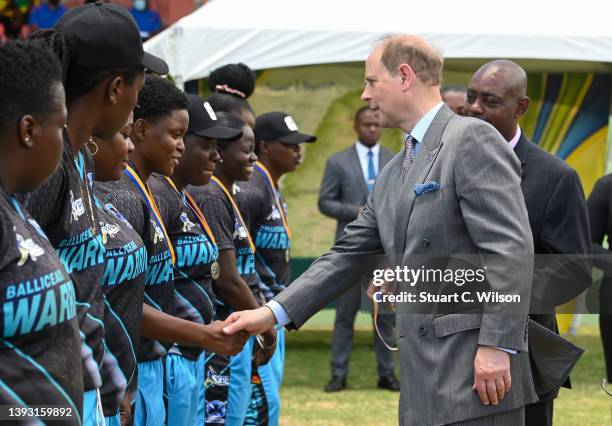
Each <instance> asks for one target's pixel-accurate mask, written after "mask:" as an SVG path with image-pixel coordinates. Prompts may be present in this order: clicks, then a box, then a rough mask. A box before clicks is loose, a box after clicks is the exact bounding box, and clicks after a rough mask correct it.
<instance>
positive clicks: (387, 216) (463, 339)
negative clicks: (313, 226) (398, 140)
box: [276, 106, 537, 426]
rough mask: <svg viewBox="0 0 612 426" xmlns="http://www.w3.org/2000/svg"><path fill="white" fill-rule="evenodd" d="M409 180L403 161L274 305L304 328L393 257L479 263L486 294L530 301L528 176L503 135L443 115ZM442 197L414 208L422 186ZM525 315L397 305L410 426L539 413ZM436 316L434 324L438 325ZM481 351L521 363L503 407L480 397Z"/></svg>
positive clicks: (399, 261)
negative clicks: (491, 349) (503, 351)
mask: <svg viewBox="0 0 612 426" xmlns="http://www.w3.org/2000/svg"><path fill="white" fill-rule="evenodd" d="M421 142H422V145H421V148H420V150H419V153H418V155H417V156H416V158H415V160H414V163H413V166H412V167H411V169H410V171H409V174H408V176H407V179H406V182H405V183H402V182H403V179H402V162H403V159H404V153H403V152H402V153H400V154H398V155H396V156H395V157H394V158H393V159H392V160H391V162H390V163H389V164H388V165H387V167H385V169H384V170H383V171H382V173H381V174H380V176H379V178H378V180H377V182H376V184H375V187H374V191H373V192H372V194H371V196H370V197H369V198H368V202H367V204H366V208H365V209H364V210H363V211H362V212H361V214H360V215H359V217H358V218H357V220H355V221H354V222H352V223H351V224H349V225H348V226H347V228H346V232H345V233H344V235H343V236H342V237H341V238H340V239H339V240H338V241H337V242H336V244H335V245H334V247H333V248H332V249H331V250H330V251H329V252H327V253H326V254H324V255H323V256H322V257H321V258H319V259H317V261H315V262H314V263H313V265H312V266H311V267H310V268H309V269H308V270H307V271H306V272H305V273H304V274H303V275H302V276H301V277H300V278H298V279H297V280H296V281H295V282H294V283H293V284H292V285H291V286H289V288H287V289H286V290H285V291H283V292H282V293H281V294H279V295H278V296H277V297H276V301H277V302H279V303H280V304H281V305H282V306H283V307H284V308H285V310H286V311H287V313H288V315H289V317H290V318H291V320H292V324H290V327H292V326H293V327H295V328H299V327H300V326H301V325H302V324H304V322H305V321H306V320H307V319H308V318H310V317H311V316H312V315H313V314H315V313H316V312H317V311H318V310H320V309H321V308H323V307H324V306H325V305H326V304H327V303H329V302H330V301H331V300H333V299H334V298H336V297H337V296H338V295H340V294H341V293H343V292H344V291H346V289H347V288H348V287H349V286H350V285H351V284H352V283H356V282H359V281H360V278H362V277H364V276H365V277H367V276H370V277H371V272H372V270H371V268H373V267H374V266H375V265H376V261H375V260H373V258H376V257H377V256H380V255H382V254H386V256H387V257H388V258H389V259H390V260H391V261H392V263H394V264H395V265H399V266H409V267H411V268H414V269H417V268H419V267H420V266H419V265H420V264H422V262H421V261H422V260H423V259H424V258H425V259H435V258H446V259H447V260H446V262H447V263H452V262H453V260H452V259H451V260H449V257H451V256H453V257H458V256H464V255H472V256H475V257H476V258H478V259H480V262H481V265H480V266H481V267H482V268H483V269H484V270H485V271H486V280H487V282H488V285H489V286H490V288H491V289H492V290H494V291H499V292H501V293H512V294H517V295H519V296H520V297H521V300H522V301H523V302H527V304H528V301H529V298H530V292H531V280H532V271H533V241H532V236H531V231H530V228H529V220H528V218H527V211H526V208H525V202H524V199H523V194H522V193H521V188H520V183H521V182H520V164H519V162H518V160H517V159H516V157H515V155H514V153H513V152H512V151H511V149H510V147H508V144H507V143H506V141H504V140H503V138H502V137H501V135H500V134H499V133H498V132H497V131H496V130H495V129H494V128H493V127H492V126H490V125H489V124H487V123H484V122H482V121H480V120H476V119H471V118H466V117H460V116H457V115H455V114H453V113H452V111H451V110H450V109H449V108H447V107H446V106H443V107H442V108H441V109H440V111H439V112H438V113H437V115H436V117H435V119H434V120H433V122H432V123H431V125H430V127H429V128H428V130H427V132H426V134H425V137H424V138H423V141H421ZM426 181H435V182H437V183H439V185H440V188H439V189H438V190H437V191H435V192H430V193H425V194H422V195H420V196H418V197H417V195H416V192H415V191H414V186H415V184H416V183H423V182H426ZM525 305H526V304H525V303H523V304H518V305H517V304H514V305H512V306H510V305H509V304H504V303H487V304H482V305H481V306H479V307H476V308H474V307H473V306H471V307H470V308H469V309H468V310H467V311H465V312H461V309H463V308H462V306H461V304H457V306H453V304H450V305H446V306H444V312H443V313H439V312H438V311H437V307H436V306H434V307H433V308H431V309H430V310H429V311H427V310H424V308H425V307H426V305H419V304H409V303H404V304H396V325H397V329H398V346H399V351H400V371H401V385H402V390H401V396H400V407H399V422H400V424H402V425H419V426H426V425H442V424H448V423H453V422H459V421H464V420H468V419H473V418H478V417H483V416H489V415H494V414H499V413H501V412H505V411H509V410H513V409H516V408H519V407H521V406H523V405H525V404H528V403H532V402H535V401H536V400H537V396H536V394H535V391H534V387H533V379H532V376H531V370H530V365H529V359H528V354H527V353H526V351H527V312H528V306H525ZM436 312H438V313H436ZM478 345H487V346H499V347H504V348H511V349H516V350H518V351H520V352H519V353H518V354H516V355H510V363H511V374H512V389H511V390H510V392H509V393H508V394H507V395H506V397H505V398H504V400H503V401H502V402H501V403H500V404H499V405H498V406H484V405H482V404H481V402H480V400H479V398H478V396H477V395H476V393H474V392H473V391H472V385H473V383H474V368H473V363H474V357H475V355H476V351H477V348H478Z"/></svg>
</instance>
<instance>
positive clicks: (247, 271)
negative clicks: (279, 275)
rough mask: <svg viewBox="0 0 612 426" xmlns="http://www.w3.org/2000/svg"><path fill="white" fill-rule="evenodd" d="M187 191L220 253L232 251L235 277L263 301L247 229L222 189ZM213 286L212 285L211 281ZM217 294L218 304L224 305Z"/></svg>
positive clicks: (214, 186)
mask: <svg viewBox="0 0 612 426" xmlns="http://www.w3.org/2000/svg"><path fill="white" fill-rule="evenodd" d="M187 191H188V192H189V193H190V194H191V196H192V197H193V198H194V200H195V201H196V203H197V204H198V206H199V207H200V210H202V213H204V217H206V219H207V220H208V223H209V224H210V227H211V229H212V232H213V235H214V236H215V238H216V239H217V246H218V247H219V251H223V250H235V252H236V267H237V269H238V273H239V274H240V276H241V277H242V279H243V280H244V282H245V283H246V284H247V285H248V286H249V288H250V290H251V292H252V293H253V295H254V296H255V298H256V299H257V300H259V301H261V300H262V296H261V291H260V287H259V280H258V278H257V274H256V272H255V257H254V248H253V247H251V242H250V238H249V235H248V230H247V229H246V226H245V225H244V224H243V223H241V220H240V216H239V214H240V213H239V212H238V211H237V209H236V208H235V207H234V205H233V204H232V202H231V201H230V199H229V197H228V196H227V194H226V193H225V192H224V191H223V189H222V188H221V186H220V185H219V184H217V183H216V182H214V181H211V182H210V183H209V184H208V185H206V186H199V187H195V186H189V187H187ZM213 284H214V281H213ZM215 293H216V294H217V299H218V304H219V305H225V302H224V301H223V300H222V299H221V298H220V297H219V293H218V291H215Z"/></svg>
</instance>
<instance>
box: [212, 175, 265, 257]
mask: <svg viewBox="0 0 612 426" xmlns="http://www.w3.org/2000/svg"><path fill="white" fill-rule="evenodd" d="M211 180H212V181H213V182H214V183H216V184H217V185H218V186H219V187H220V188H221V189H222V190H223V192H225V195H226V196H227V198H229V200H230V203H232V206H233V207H234V211H235V212H236V216H238V220H240V223H241V224H242V226H243V228H244V230H245V231H246V234H247V238H248V239H249V245H250V246H251V251H252V252H253V254H255V244H253V240H252V239H251V233H250V232H249V228H247V226H246V223H244V219H243V218H242V215H241V214H240V210H238V206H237V205H236V202H235V201H234V197H232V194H231V193H230V192H229V191H228V190H227V188H226V187H225V185H223V182H221V181H220V180H219V178H217V177H216V176H213V177H211Z"/></svg>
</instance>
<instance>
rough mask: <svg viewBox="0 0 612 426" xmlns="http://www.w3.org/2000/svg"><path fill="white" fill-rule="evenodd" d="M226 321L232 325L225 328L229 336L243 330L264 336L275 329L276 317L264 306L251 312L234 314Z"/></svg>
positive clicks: (224, 330)
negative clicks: (263, 334) (271, 329)
mask: <svg viewBox="0 0 612 426" xmlns="http://www.w3.org/2000/svg"><path fill="white" fill-rule="evenodd" d="M225 321H226V322H229V323H231V324H230V325H227V326H225V327H224V328H223V332H224V333H225V334H227V335H230V336H231V335H233V334H235V333H237V332H238V331H241V330H244V331H246V332H247V333H249V334H262V333H264V332H265V331H267V330H269V329H270V328H271V327H274V325H275V324H276V317H275V316H274V314H273V313H272V310H271V309H270V308H268V307H267V306H262V307H261V308H257V309H254V310H251V311H239V312H234V313H233V314H231V315H230V316H229V317H227V319H226V320H225Z"/></svg>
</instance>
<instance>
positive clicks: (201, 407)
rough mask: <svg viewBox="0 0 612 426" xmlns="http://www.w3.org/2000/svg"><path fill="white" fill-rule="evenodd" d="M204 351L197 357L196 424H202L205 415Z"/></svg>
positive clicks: (201, 425)
mask: <svg viewBox="0 0 612 426" xmlns="http://www.w3.org/2000/svg"><path fill="white" fill-rule="evenodd" d="M206 359H207V355H206V352H203V353H202V355H200V358H199V359H198V376H197V379H196V380H197V383H198V415H197V420H196V424H197V425H198V426H204V418H205V417H206V386H205V385H204V381H205V380H206Z"/></svg>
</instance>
